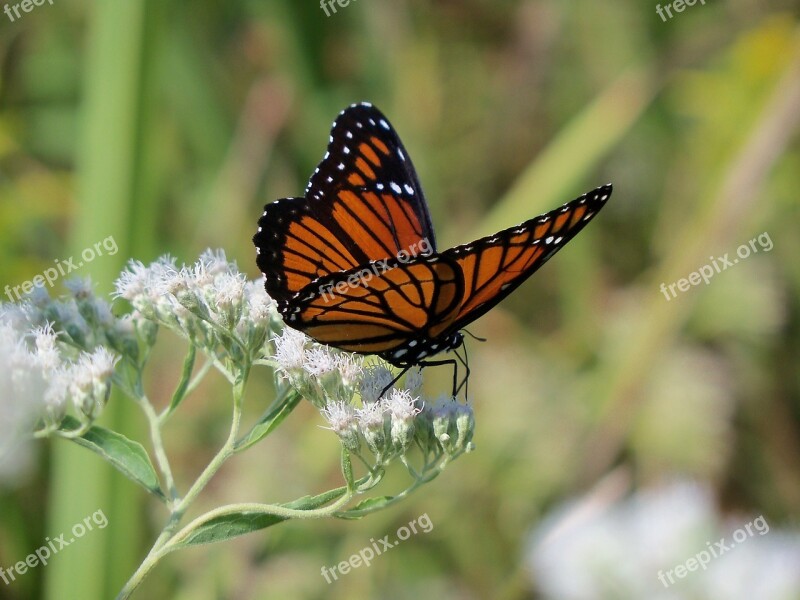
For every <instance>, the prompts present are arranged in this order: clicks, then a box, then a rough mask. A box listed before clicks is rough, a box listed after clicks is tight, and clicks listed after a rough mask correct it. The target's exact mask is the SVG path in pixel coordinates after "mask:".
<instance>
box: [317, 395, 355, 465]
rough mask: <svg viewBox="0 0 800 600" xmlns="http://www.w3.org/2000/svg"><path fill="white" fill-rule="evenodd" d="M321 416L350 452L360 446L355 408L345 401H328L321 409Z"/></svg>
mask: <svg viewBox="0 0 800 600" xmlns="http://www.w3.org/2000/svg"><path fill="white" fill-rule="evenodd" d="M321 412H322V416H323V417H325V420H327V421H328V423H330V425H331V426H330V429H331V430H333V432H334V433H335V434H336V435H338V436H339V439H340V440H341V441H342V444H343V445H344V446H345V448H347V449H348V450H350V451H351V452H357V451H358V449H359V446H360V440H359V437H358V417H357V416H356V411H355V409H354V408H353V407H352V406H351V405H350V404H348V403H347V402H342V401H334V402H329V403H328V404H327V405H326V406H325V408H323V409H322V411H321Z"/></svg>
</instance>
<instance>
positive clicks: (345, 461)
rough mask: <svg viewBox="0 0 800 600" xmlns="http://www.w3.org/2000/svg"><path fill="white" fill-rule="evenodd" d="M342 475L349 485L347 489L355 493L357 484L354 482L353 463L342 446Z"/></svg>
mask: <svg viewBox="0 0 800 600" xmlns="http://www.w3.org/2000/svg"><path fill="white" fill-rule="evenodd" d="M342 475H344V480H345V482H346V483H347V489H348V490H353V491H354V490H355V489H356V484H355V481H354V480H353V463H352V461H351V460H350V453H349V452H348V451H347V448H345V447H344V446H342Z"/></svg>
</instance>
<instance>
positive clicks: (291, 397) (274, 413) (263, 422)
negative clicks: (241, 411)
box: [235, 389, 302, 452]
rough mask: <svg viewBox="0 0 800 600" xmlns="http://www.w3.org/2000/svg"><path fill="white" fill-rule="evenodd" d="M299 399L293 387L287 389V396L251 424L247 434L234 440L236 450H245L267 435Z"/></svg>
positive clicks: (299, 396)
mask: <svg viewBox="0 0 800 600" xmlns="http://www.w3.org/2000/svg"><path fill="white" fill-rule="evenodd" d="M301 399H302V396H301V395H300V394H299V393H297V392H296V391H295V390H294V389H290V390H287V396H286V398H285V399H284V400H283V402H280V403H279V404H278V405H276V406H275V408H273V409H272V410H270V411H269V412H267V413H266V414H265V415H264V416H262V417H261V419H260V420H259V421H258V423H256V424H255V425H253V428H252V429H251V430H250V431H249V432H248V433H247V435H246V436H245V437H243V438H241V439H240V440H239V441H237V442H236V446H235V450H236V452H241V451H242V450H246V449H247V448H249V447H250V446H252V445H254V444H257V443H258V442H260V441H261V440H263V439H264V438H265V437H267V436H268V435H269V434H270V433H271V432H272V430H273V429H275V428H276V427H277V426H278V425H280V424H281V423H282V422H283V420H284V419H285V418H286V417H288V416H289V414H291V412H292V411H293V410H294V409H295V407H296V406H297V405H298V403H299V402H300V400H301Z"/></svg>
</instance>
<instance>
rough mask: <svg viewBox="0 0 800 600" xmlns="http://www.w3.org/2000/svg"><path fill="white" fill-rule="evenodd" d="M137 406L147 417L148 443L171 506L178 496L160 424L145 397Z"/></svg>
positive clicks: (140, 399)
mask: <svg viewBox="0 0 800 600" xmlns="http://www.w3.org/2000/svg"><path fill="white" fill-rule="evenodd" d="M139 405H140V406H141V407H142V410H143V411H144V414H145V416H146V417H147V423H148V425H149V426H150V442H151V443H152V444H153V451H154V453H155V457H156V464H158V469H159V470H160V471H161V474H162V475H163V476H164V483H166V486H167V491H168V492H169V497H170V500H171V502H170V505H172V504H173V503H174V502H175V501H177V500H178V498H179V494H178V490H177V488H176V487H175V479H174V478H173V476H172V468H171V467H170V464H169V458H167V453H166V451H165V450H164V440H163V438H162V437H161V423H160V420H159V418H158V414H157V413H156V411H155V409H154V408H153V405H152V404H150V400H148V399H147V397H146V396H143V397H142V398H139Z"/></svg>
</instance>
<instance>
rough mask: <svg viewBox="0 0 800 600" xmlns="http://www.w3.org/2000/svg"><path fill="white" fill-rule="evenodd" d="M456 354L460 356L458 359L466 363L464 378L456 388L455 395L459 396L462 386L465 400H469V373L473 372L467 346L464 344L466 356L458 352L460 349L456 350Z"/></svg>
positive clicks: (463, 363)
mask: <svg viewBox="0 0 800 600" xmlns="http://www.w3.org/2000/svg"><path fill="white" fill-rule="evenodd" d="M454 352H455V355H456V356H457V357H458V360H459V361H460V362H461V364H462V365H464V371H465V373H464V379H462V380H461V383H460V384H458V389H456V391H455V393H454V394H453V396H457V395H458V392H460V391H461V388H462V387H463V388H464V400H469V374H470V373H471V371H470V369H469V357H468V355H467V347H466V346H464V357H463V358H462V357H461V355H460V354H459V353H458V350H454Z"/></svg>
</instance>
